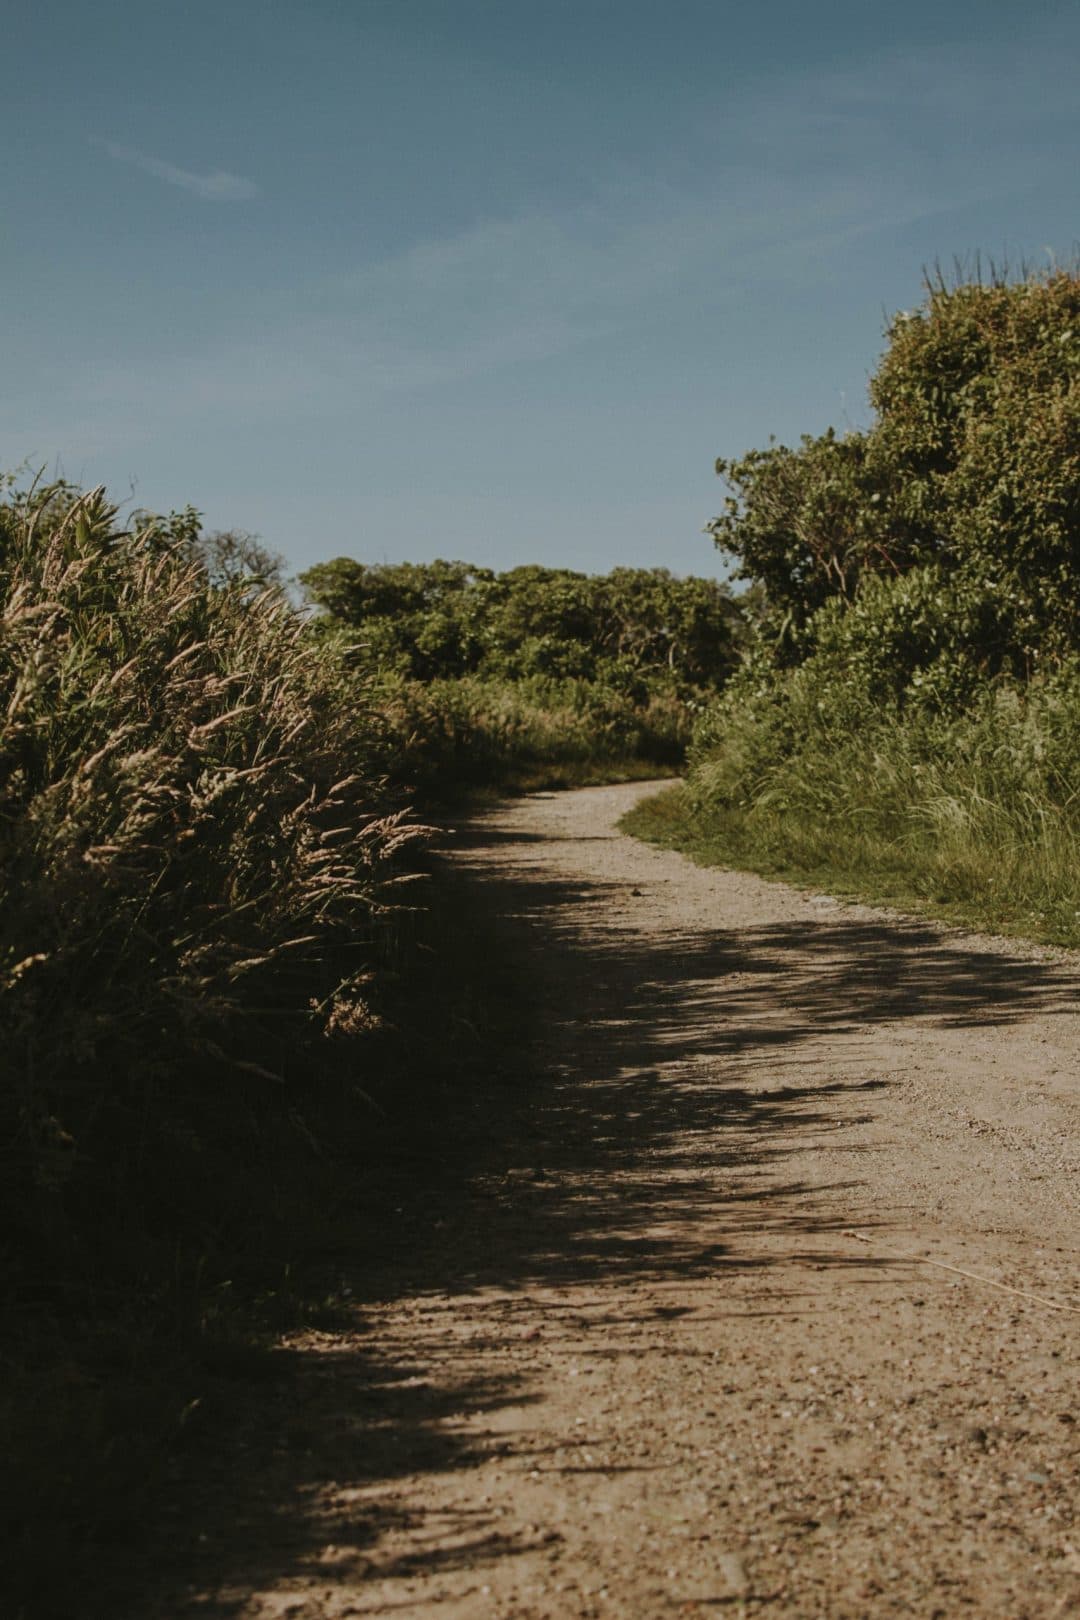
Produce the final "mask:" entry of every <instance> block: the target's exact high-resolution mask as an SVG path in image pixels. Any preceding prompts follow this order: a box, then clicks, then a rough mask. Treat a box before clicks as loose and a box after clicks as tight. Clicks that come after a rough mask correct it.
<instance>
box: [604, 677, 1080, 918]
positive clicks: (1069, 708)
mask: <svg viewBox="0 0 1080 1620" xmlns="http://www.w3.org/2000/svg"><path fill="white" fill-rule="evenodd" d="M803 679H804V677H803V676H801V675H800V673H799V672H794V673H793V674H792V675H790V676H789V677H788V679H787V682H786V688H787V697H788V699H789V701H788V702H787V703H786V704H785V702H784V701H783V696H782V689H781V688H780V687H778V686H777V685H775V684H773V685H772V686H770V688H769V689H768V693H767V695H766V694H765V693H764V692H763V693H762V695H761V698H760V700H759V701H758V702H756V703H755V702H754V701H753V700H750V701H747V702H744V703H743V704H742V705H741V706H740V705H739V704H738V703H737V702H736V701H734V699H732V700H731V701H729V702H728V703H727V704H726V705H724V704H722V705H721V708H720V710H718V711H717V712H716V713H714V714H713V715H712V716H711V717H710V719H709V720H708V721H707V722H706V724H705V725H704V726H703V728H702V733H701V735H700V737H699V739H698V743H697V745H696V748H695V751H694V755H693V757H692V763H691V770H690V774H689V778H688V782H687V785H686V789H685V791H684V792H683V794H682V795H681V796H680V797H679V798H678V799H677V800H669V801H668V802H667V803H666V804H665V805H663V806H659V805H658V806H655V807H653V808H652V809H651V810H650V809H649V807H647V806H646V807H643V809H642V810H641V812H639V813H638V815H637V816H636V817H635V818H631V821H630V823H629V825H630V826H631V829H632V830H635V831H639V832H641V833H642V834H643V835H644V836H651V837H654V838H656V839H658V840H659V841H661V842H667V843H673V844H677V845H679V846H680V847H686V848H690V849H692V850H693V851H694V852H695V853H696V854H698V855H699V856H700V857H701V858H703V859H707V860H713V861H718V862H728V863H730V864H734V865H745V866H749V867H752V868H754V869H756V870H759V871H764V872H770V873H780V874H784V875H788V876H793V877H796V878H798V877H802V878H805V879H807V880H809V881H814V882H816V883H821V884H830V885H831V886H832V887H834V888H836V889H839V890H841V891H843V892H848V893H859V894H863V895H866V896H869V897H871V898H884V899H890V900H894V901H897V902H900V903H903V904H909V905H914V906H916V907H918V908H921V909H926V910H930V911H935V912H938V913H940V914H943V915H945V916H949V917H953V918H956V919H958V920H965V921H968V922H972V923H975V924H977V925H980V926H983V927H989V928H996V929H1001V930H1004V931H1008V932H1017V933H1022V934H1028V935H1031V936H1033V937H1036V938H1041V939H1045V940H1049V941H1053V942H1056V943H1060V944H1068V945H1076V944H1080V751H1078V750H1077V747H1076V738H1077V737H1078V736H1080V670H1078V669H1077V668H1075V667H1072V666H1069V667H1066V668H1063V669H1061V670H1059V671H1058V672H1057V673H1056V674H1055V675H1053V676H1052V677H1045V678H1041V679H1039V680H1034V681H1032V682H1030V683H1028V684H1027V685H1017V684H1014V683H1012V682H1010V681H1008V680H999V681H998V682H995V683H993V684H991V685H988V686H987V687H986V688H985V690H984V691H983V692H982V693H981V695H980V696H979V697H977V698H976V699H975V700H974V701H972V702H970V703H969V704H968V706H967V707H965V708H964V709H962V710H960V711H958V712H952V713H949V712H942V711H940V710H936V709H933V708H921V707H919V706H918V705H916V704H913V703H909V704H907V705H906V706H905V705H899V704H894V705H885V706H884V707H881V706H879V707H877V708H876V709H874V708H871V706H870V705H866V706H864V707H860V704H859V702H858V699H857V696H853V693H852V690H851V689H850V688H849V691H848V692H847V694H846V696H845V700H844V702H845V709H846V713H845V716H844V719H843V721H842V722H841V721H839V720H838V718H837V714H836V712H835V711H833V712H832V713H829V712H828V711H827V710H826V711H818V713H817V718H816V723H815V720H814V719H812V718H811V711H810V706H809V705H807V706H806V707H805V708H804V707H803V706H802V705H801V704H800V703H799V701H798V687H799V682H800V680H803ZM793 694H795V695H794V696H793Z"/></svg>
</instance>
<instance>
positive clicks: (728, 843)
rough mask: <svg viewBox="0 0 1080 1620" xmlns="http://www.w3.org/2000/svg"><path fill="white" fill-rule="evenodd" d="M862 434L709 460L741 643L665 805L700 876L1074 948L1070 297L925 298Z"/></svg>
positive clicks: (1079, 909)
mask: <svg viewBox="0 0 1080 1620" xmlns="http://www.w3.org/2000/svg"><path fill="white" fill-rule="evenodd" d="M870 392H871V400H872V404H873V406H874V412H875V415H874V420H873V423H872V425H871V427H870V428H869V429H868V430H867V431H866V432H865V433H859V432H853V433H848V434H845V435H843V436H838V435H837V434H835V433H834V432H832V431H831V430H830V431H829V432H827V433H825V434H824V435H822V436H821V437H818V438H812V437H805V438H804V439H803V440H802V442H801V444H800V445H799V446H798V447H797V448H795V449H789V448H787V447H785V446H783V445H779V444H772V445H770V446H768V447H767V448H765V449H763V450H755V451H751V452H750V453H749V454H748V455H746V456H744V457H743V458H742V459H741V460H737V461H728V462H720V463H718V469H717V470H718V471H719V472H720V473H721V475H722V476H723V477H724V478H725V479H726V480H727V482H728V485H729V489H730V494H729V496H728V499H727V500H726V503H725V507H724V511H723V513H722V514H721V516H720V517H718V518H717V519H716V520H715V522H714V523H713V524H712V526H711V527H712V533H713V535H714V538H715V540H716V542H717V544H718V546H719V547H720V548H721V549H722V550H723V551H724V552H725V554H726V555H727V556H729V557H730V558H733V559H734V560H735V561H736V562H737V564H738V570H739V574H740V575H741V577H742V579H743V580H745V581H746V582H748V584H749V587H750V589H749V592H748V597H747V600H748V602H749V603H751V604H752V605H753V608H754V611H755V614H756V619H757V634H756V639H755V643H754V645H753V648H752V650H751V651H750V653H749V655H748V657H747V658H746V661H745V663H744V665H743V667H742V668H741V669H740V671H739V673H738V674H737V675H736V676H735V677H734V678H733V679H732V680H731V681H730V682H729V684H728V685H727V687H726V688H725V690H724V692H723V694H722V695H721V696H720V697H719V698H718V699H717V700H716V701H715V702H714V703H713V704H711V705H710V706H709V708H708V709H707V711H706V712H705V713H704V714H703V715H702V717H701V719H700V721H699V723H698V726H697V729H696V733H695V737H694V741H693V744H692V747H691V751H690V770H689V775H688V779H687V782H686V785H685V788H683V789H681V790H676V791H675V792H674V793H673V794H668V795H666V796H664V797H663V798H661V799H659V800H655V801H653V802H652V803H651V804H645V805H643V806H641V807H640V808H639V809H638V810H637V811H636V812H635V813H634V814H633V815H632V816H631V817H630V818H629V820H628V822H627V826H628V828H629V829H630V830H632V831H634V832H637V833H639V834H641V835H642V836H645V837H650V838H653V839H655V840H657V841H659V842H662V843H666V844H669V845H673V846H675V847H678V848H682V849H686V850H687V851H688V852H690V853H693V854H694V855H695V856H696V857H697V858H699V859H702V860H706V861H713V862H721V863H728V864H735V865H744V866H748V867H751V868H753V869H755V870H758V871H762V872H765V873H773V874H782V875H785V876H788V877H794V878H796V879H801V880H804V881H808V882H813V883H814V884H817V885H828V886H830V887H831V888H833V889H834V890H835V891H837V892H844V893H848V894H861V895H863V896H868V897H871V898H878V899H886V900H893V901H896V902H899V903H902V904H903V905H905V906H909V907H910V906H914V907H917V908H924V909H928V910H931V911H934V912H936V913H937V914H944V915H945V916H948V917H952V918H954V919H956V920H962V921H966V922H970V923H976V924H979V925H981V926H983V927H989V928H993V929H998V930H1001V931H1007V932H1017V933H1022V934H1027V935H1030V936H1032V937H1035V938H1040V939H1044V940H1050V941H1054V942H1058V943H1062V944H1069V945H1075V944H1078V943H1080V747H1078V739H1080V589H1078V581H1080V277H1078V276H1077V274H1076V273H1075V272H1065V271H1055V272H1053V273H1052V274H1048V275H1042V276H1029V277H1026V278H1024V279H1023V280H1020V281H1012V282H1010V281H1008V280H1006V279H1003V278H998V277H991V278H990V279H989V280H988V281H982V280H968V281H959V282H957V283H955V284H947V283H946V282H945V280H944V279H942V278H938V279H937V280H935V281H934V282H933V283H932V284H930V285H929V286H928V287H927V290H926V296H925V299H924V301H923V303H922V305H921V306H920V307H919V308H918V309H916V310H912V311H908V312H903V313H901V314H900V315H898V316H897V317H896V318H895V319H894V320H893V322H892V323H891V325H890V327H889V330H888V347H887V349H886V352H885V354H884V356H883V358H882V360H881V363H880V365H879V367H878V370H877V373H876V375H875V376H874V378H873V380H872V383H871V390H870Z"/></svg>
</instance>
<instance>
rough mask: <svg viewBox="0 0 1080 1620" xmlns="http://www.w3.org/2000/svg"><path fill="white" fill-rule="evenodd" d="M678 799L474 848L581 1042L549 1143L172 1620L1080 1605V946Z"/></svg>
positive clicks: (628, 799) (578, 801) (378, 1301)
mask: <svg viewBox="0 0 1080 1620" xmlns="http://www.w3.org/2000/svg"><path fill="white" fill-rule="evenodd" d="M647 791H650V789H649V788H648V786H643V785H641V784H636V785H632V786H625V787H610V788H598V789H589V790H585V791H581V792H575V793H567V794H557V795H537V796H534V797H531V798H529V799H526V800H523V801H520V802H518V803H515V804H514V805H512V806H510V807H508V808H500V809H497V810H494V811H491V812H486V813H484V814H483V815H481V816H478V817H477V818H476V820H475V821H474V823H473V824H472V826H471V827H470V828H469V829H467V830H466V831H465V833H464V834H463V835H462V837H461V838H460V839H459V841H458V845H459V847H458V850H457V853H456V854H455V856H454V857H453V858H454V859H455V861H456V862H458V863H459V864H460V865H461V866H462V867H463V868H465V869H467V870H468V871H469V872H470V873H471V874H472V875H473V876H474V877H475V879H476V880H477V881H478V882H479V883H480V884H481V885H482V886H483V888H484V892H485V894H486V895H487V896H488V898H489V901H490V904H491V905H492V906H493V907H494V908H496V910H497V911H498V913H499V914H500V917H501V919H502V921H501V923H500V926H501V927H502V929H503V931H504V938H505V941H506V950H507V952H508V955H509V956H510V957H512V958H513V959H514V960H515V961H517V962H518V963H519V965H520V970H521V971H523V972H527V973H528V974H529V975H530V980H531V994H532V996H533V999H534V1001H535V1004H536V1009H537V1012H538V1014H539V1019H540V1026H541V1027H542V1028H543V1029H544V1031H545V1045H544V1049H543V1050H542V1051H540V1052H539V1053H535V1054H534V1055H533V1057H534V1063H535V1072H534V1073H533V1074H532V1075H531V1076H530V1078H529V1093H530V1095H529V1098H528V1100H527V1102H523V1103H522V1106H521V1108H520V1110H519V1111H518V1113H517V1114H516V1115H515V1118H516V1119H517V1121H518V1126H519V1128H518V1129H517V1132H516V1140H514V1141H512V1143H511V1147H510V1154H511V1162H510V1163H509V1164H507V1163H506V1162H505V1160H504V1162H503V1164H502V1166H501V1167H500V1168H499V1169H498V1170H489V1171H487V1172H484V1173H480V1174H477V1175H476V1176H475V1177H474V1178H473V1180H472V1181H471V1183H470V1185H469V1188H468V1193H467V1196H466V1197H464V1198H463V1199H461V1200H459V1201H458V1202H457V1203H455V1204H452V1205H450V1206H448V1207H446V1208H440V1207H439V1205H438V1204H437V1203H436V1204H434V1205H432V1206H431V1207H430V1208H428V1207H426V1206H423V1205H422V1206H421V1207H420V1209H419V1212H418V1213H415V1214H411V1215H410V1214H407V1212H405V1211H404V1210H403V1212H402V1216H401V1219H402V1221H405V1222H407V1229H405V1230H403V1232H402V1233H401V1234H400V1236H399V1237H398V1239H397V1240H396V1248H395V1249H394V1251H393V1255H392V1256H391V1258H390V1260H388V1261H387V1270H386V1273H385V1280H384V1285H383V1286H382V1288H381V1290H380V1288H378V1287H376V1288H375V1289H374V1290H373V1289H371V1288H370V1287H369V1288H368V1290H367V1295H368V1297H367V1299H366V1301H365V1302H364V1303H363V1304H362V1305H361V1306H360V1307H359V1308H358V1312H357V1320H356V1321H355V1323H354V1324H353V1325H352V1326H348V1327H345V1328H343V1329H341V1330H338V1331H333V1332H331V1331H328V1332H326V1333H322V1334H312V1333H309V1334H307V1335H304V1336H303V1337H302V1339H298V1340H296V1341H295V1342H294V1344H293V1350H294V1352H295V1353H296V1354H297V1355H298V1356H299V1357H300V1358H301V1361H302V1366H303V1373H302V1376H301V1377H300V1378H299V1379H293V1380H291V1381H290V1382H289V1383H288V1385H287V1386H286V1387H282V1388H270V1389H268V1390H267V1391H266V1392H265V1393H264V1394H262V1395H260V1396H259V1397H258V1399H257V1400H256V1401H254V1402H253V1403H251V1402H250V1401H249V1404H250V1413H249V1417H248V1419H247V1424H248V1426H247V1429H246V1430H244V1431H243V1432H242V1433H241V1435H240V1437H239V1439H235V1438H234V1440H233V1441H232V1442H230V1444H231V1446H232V1452H231V1454H230V1457H229V1458H228V1459H225V1460H223V1463H222V1477H221V1478H220V1479H219V1480H218V1481H217V1484H216V1485H215V1487H214V1490H215V1491H216V1493H217V1496H218V1498H219V1497H220V1494H221V1490H222V1488H223V1481H224V1480H226V1479H228V1478H229V1477H232V1476H236V1475H237V1472H238V1469H237V1463H238V1458H241V1459H242V1457H243V1455H245V1454H246V1455H247V1456H248V1457H249V1459H250V1461H249V1463H248V1465H247V1467H246V1476H245V1484H244V1485H243V1487H242V1488H239V1487H238V1488H236V1490H235V1492H234V1494H233V1495H232V1497H231V1498H230V1502H231V1506H230V1510H229V1512H228V1513H227V1514H226V1515H225V1516H224V1522H222V1519H223V1516H222V1514H221V1513H220V1511H218V1510H217V1509H216V1508H213V1505H212V1500H211V1497H208V1499H207V1500H208V1507H207V1522H206V1524H205V1526H204V1527H202V1528H201V1529H200V1530H199V1532H198V1539H197V1542H195V1543H194V1544H193V1548H192V1551H191V1562H190V1565H189V1566H188V1576H189V1579H188V1581H187V1583H186V1585H185V1586H184V1588H183V1590H182V1591H181V1592H177V1591H173V1593H172V1595H171V1596H170V1597H169V1598H167V1599H165V1600H162V1602H161V1606H160V1607H158V1608H157V1609H155V1611H154V1612H155V1613H157V1614H162V1615H164V1614H169V1615H174V1614H184V1615H185V1616H186V1615H191V1616H195V1615H199V1616H205V1615H214V1616H217V1615H231V1616H238V1617H240V1616H242V1617H244V1620H269V1617H271V1616H293V1617H294V1620H338V1617H343V1616H347V1615H348V1616H367V1615H379V1616H397V1615H403V1616H409V1617H422V1616H429V1615H430V1616H439V1617H445V1620H451V1617H454V1620H458V1617H460V1620H489V1617H490V1620H496V1617H499V1620H510V1617H512V1616H515V1617H520V1620H540V1617H551V1620H561V1617H562V1616H634V1617H637V1616H641V1617H650V1616H656V1615H664V1614H667V1613H675V1614H681V1615H706V1614H712V1613H729V1614H734V1615H740V1614H747V1615H749V1614H756V1613H758V1612H765V1613H767V1614H769V1615H784V1616H803V1615H806V1616H817V1615H821V1616H829V1617H831V1620H840V1617H848V1616H850V1617H855V1616H878V1615H917V1616H942V1617H952V1616H954V1615H957V1614H964V1613H970V1614H973V1615H978V1616H987V1617H991V1616H993V1617H998V1616H1000V1617H1003V1620H1004V1617H1008V1620H1022V1617H1025V1616H1032V1617H1034V1616H1049V1615H1066V1614H1080V1527H1078V1526H1077V1524H1076V1511H1077V1476H1078V1466H1077V1465H1078V1453H1080V1440H1078V1424H1080V1390H1078V1388H1077V1382H1076V1377H1077V1346H1078V1331H1080V1279H1078V1276H1077V1267H1078V1257H1080V1215H1078V1205H1080V1179H1078V1176H1077V1170H1078V1168H1080V1132H1078V1125H1080V1081H1078V1072H1080V1071H1078V1059H1080V1003H1078V1001H1077V995H1076V991H1077V987H1078V984H1080V963H1078V962H1077V960H1076V959H1075V958H1067V957H1064V956H1062V955H1061V954H1060V953H1052V952H1048V951H1043V950H1038V949H1036V948H1034V947H1026V946H1023V945H1017V944H1016V943H1015V942H1005V941H998V940H991V939H985V938H978V937H973V936H970V935H965V934H960V933H957V932H955V931H946V930H939V929H937V928H934V927H931V926H929V925H926V924H923V923H919V922H912V921H910V920H905V919H903V918H899V917H896V916H894V915H891V914H887V913H884V912H881V911H876V910H872V909H870V908H867V907H862V906H855V905H847V904H838V903H836V902H833V901H830V900H828V899H827V898H826V897H824V896H815V895H812V894H801V893H799V892H797V891H796V890H794V889H791V888H788V887H785V886H782V885H779V884H772V883H766V882H763V881H761V880H759V879H757V878H755V877H752V876H747V875H742V874H736V873H729V872H723V871H707V870H701V869H699V868H697V867H694V866H692V865H691V864H690V863H689V862H687V861H686V860H684V859H683V858H682V857H680V856H678V855H675V854H670V853H665V852H661V851H657V850H653V849H650V848H646V847H643V846H642V845H640V844H637V843H635V842H633V841H631V840H629V839H627V838H624V837H622V836H620V835H619V834H618V833H617V832H616V831H615V823H616V821H617V819H618V817H619V816H620V815H621V814H622V812H623V811H624V810H625V809H626V808H628V807H629V806H630V805H631V804H632V803H633V802H635V800H636V799H637V798H638V797H639V796H640V795H641V794H642V793H644V792H647ZM512 1078H513V1077H509V1076H508V1080H509V1079H512ZM854 1234H859V1235H858V1236H856V1235H854ZM910 1256H914V1257H918V1258H910ZM930 1261H933V1262H936V1264H930V1263H928V1262H930ZM391 1262H392V1263H391ZM950 1267H955V1268H959V1271H963V1272H971V1273H975V1274H976V1276H977V1278H978V1279H979V1280H975V1279H973V1278H970V1277H967V1276H963V1275H960V1274H958V1271H957V1270H950V1269H947V1268H950ZM1008 1290H1017V1291H1018V1292H1010V1291H1008ZM373 1294H374V1296H375V1297H372V1295H373ZM1030 1295H1038V1296H1040V1298H1038V1299H1035V1298H1031V1297H1028V1296H1030ZM1055 1307H1057V1308H1055ZM1070 1307H1071V1309H1070ZM147 1612H149V1611H147Z"/></svg>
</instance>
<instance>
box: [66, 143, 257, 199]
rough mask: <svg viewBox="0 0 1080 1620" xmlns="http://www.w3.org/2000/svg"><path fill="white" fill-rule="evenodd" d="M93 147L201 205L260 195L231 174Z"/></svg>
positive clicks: (247, 182) (131, 151) (111, 146)
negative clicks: (199, 171) (199, 170)
mask: <svg viewBox="0 0 1080 1620" xmlns="http://www.w3.org/2000/svg"><path fill="white" fill-rule="evenodd" d="M95 145H98V146H101V147H103V148H104V150H105V151H106V152H108V154H109V156H110V157H111V158H115V159H116V161H117V162H118V163H129V164H130V165H131V167H132V168H134V169H141V170H142V171H143V173H144V174H152V175H153V176H154V178H155V179H156V180H164V181H165V182H166V183H167V184H168V185H170V186H179V187H180V189H181V191H190V193H191V194H192V196H193V197H201V198H202V199H203V201H204V202H245V201H246V200H247V199H248V198H250V197H257V196H258V195H259V188H258V186H256V185H255V184H254V182H253V181H251V180H245V179H244V177H243V175H241V174H230V172H229V171H228V169H213V170H212V171H211V172H210V173H209V174H196V173H195V172H194V170H192V169H181V168H179V167H178V166H177V165H176V164H175V163H165V162H163V161H162V159H161V158H156V157H149V156H148V155H147V154H146V153H145V152H138V151H136V150H135V148H134V147H131V146H118V145H117V144H116V142H115V141H97V142H95Z"/></svg>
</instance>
